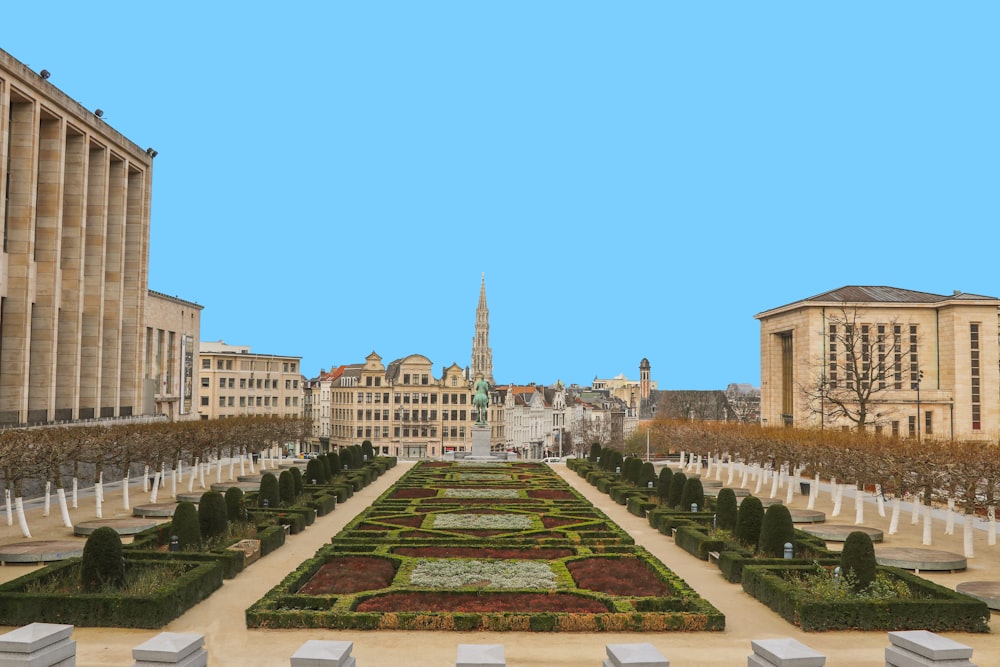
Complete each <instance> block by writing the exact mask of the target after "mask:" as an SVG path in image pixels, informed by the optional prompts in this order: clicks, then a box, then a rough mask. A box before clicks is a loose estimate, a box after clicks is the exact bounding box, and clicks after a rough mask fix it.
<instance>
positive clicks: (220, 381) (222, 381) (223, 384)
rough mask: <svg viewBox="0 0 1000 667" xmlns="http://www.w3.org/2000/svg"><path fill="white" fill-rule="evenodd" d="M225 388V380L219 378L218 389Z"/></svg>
mask: <svg viewBox="0 0 1000 667" xmlns="http://www.w3.org/2000/svg"><path fill="white" fill-rule="evenodd" d="M225 388H226V378H219V389H225Z"/></svg>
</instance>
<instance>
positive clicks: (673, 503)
mask: <svg viewBox="0 0 1000 667" xmlns="http://www.w3.org/2000/svg"><path fill="white" fill-rule="evenodd" d="M686 482H687V475H685V474H684V473H683V472H681V471H680V470H678V471H677V472H675V473H674V474H673V477H672V478H671V479H670V495H668V496H667V505H669V506H670V507H679V506H680V504H681V496H682V495H683V494H684V484H685V483H686Z"/></svg>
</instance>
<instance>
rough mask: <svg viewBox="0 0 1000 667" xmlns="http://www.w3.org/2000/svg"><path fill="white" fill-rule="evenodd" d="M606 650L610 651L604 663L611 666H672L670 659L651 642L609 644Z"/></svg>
mask: <svg viewBox="0 0 1000 667" xmlns="http://www.w3.org/2000/svg"><path fill="white" fill-rule="evenodd" d="M604 650H605V651H607V653H608V659H607V660H605V661H604V664H605V665H608V666H609V667H670V661H669V660H667V659H666V657H664V655H663V654H662V653H660V651H659V649H657V648H656V647H655V646H653V645H652V644H649V643H641V644H607V645H606V646H605V647H604Z"/></svg>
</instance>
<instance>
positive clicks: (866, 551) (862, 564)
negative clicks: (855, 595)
mask: <svg viewBox="0 0 1000 667" xmlns="http://www.w3.org/2000/svg"><path fill="white" fill-rule="evenodd" d="M840 571H841V572H843V573H844V576H845V577H847V575H848V573H853V576H851V577H848V580H849V581H850V582H851V583H852V585H853V586H854V590H856V591H863V590H865V589H866V588H868V587H869V586H870V585H871V584H872V582H873V581H875V576H876V572H877V569H876V563H875V547H874V546H872V538H871V537H869V536H868V534H867V533H863V532H861V531H860V530H855V531H854V532H852V533H850V534H849V535H848V536H847V539H846V540H844V550H843V551H842V552H841V553H840Z"/></svg>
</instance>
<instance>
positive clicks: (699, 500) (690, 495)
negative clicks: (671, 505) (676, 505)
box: [680, 477, 705, 511]
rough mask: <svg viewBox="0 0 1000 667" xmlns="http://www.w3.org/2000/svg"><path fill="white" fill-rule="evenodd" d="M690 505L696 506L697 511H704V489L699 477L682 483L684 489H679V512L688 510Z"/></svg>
mask: <svg viewBox="0 0 1000 667" xmlns="http://www.w3.org/2000/svg"><path fill="white" fill-rule="evenodd" d="M691 505H697V506H698V510H699V511H701V510H703V509H705V489H704V488H703V487H702V485H701V478H700V477H690V478H688V479H686V480H685V481H684V488H683V489H681V506H680V509H681V510H690V509H691Z"/></svg>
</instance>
